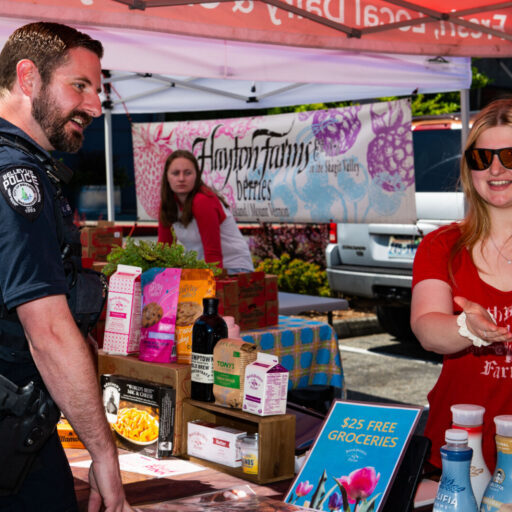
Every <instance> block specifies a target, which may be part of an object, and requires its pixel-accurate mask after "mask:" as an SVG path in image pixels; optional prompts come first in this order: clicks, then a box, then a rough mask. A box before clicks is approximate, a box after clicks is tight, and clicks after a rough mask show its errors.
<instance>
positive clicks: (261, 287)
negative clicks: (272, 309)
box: [235, 272, 265, 302]
mask: <svg viewBox="0 0 512 512" xmlns="http://www.w3.org/2000/svg"><path fill="white" fill-rule="evenodd" d="M235 277H236V279H237V281H238V293H239V298H240V299H254V300H255V301H258V300H259V301H260V302H264V301H265V272H246V273H243V274H236V276H235Z"/></svg>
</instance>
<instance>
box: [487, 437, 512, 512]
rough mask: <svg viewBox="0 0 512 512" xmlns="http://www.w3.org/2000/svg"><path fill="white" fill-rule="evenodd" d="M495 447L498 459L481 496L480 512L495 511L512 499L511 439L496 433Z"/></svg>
mask: <svg viewBox="0 0 512 512" xmlns="http://www.w3.org/2000/svg"><path fill="white" fill-rule="evenodd" d="M496 448H497V450H498V461H497V464H496V469H495V470H494V473H493V475H492V478H491V481H490V482H489V485H488V486H487V490H486V491H485V494H484V497H483V498H482V506H481V509H480V510H481V511H482V512H497V511H498V510H500V507H501V505H503V504H504V503H510V502H511V500H512V455H511V454H512V439H511V438H510V437H503V436H499V435H497V436H496Z"/></svg>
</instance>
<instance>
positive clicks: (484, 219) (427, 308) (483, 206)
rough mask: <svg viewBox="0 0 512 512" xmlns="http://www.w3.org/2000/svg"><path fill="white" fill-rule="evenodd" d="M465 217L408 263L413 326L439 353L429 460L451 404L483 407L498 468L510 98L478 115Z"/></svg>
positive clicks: (510, 254)
mask: <svg viewBox="0 0 512 512" xmlns="http://www.w3.org/2000/svg"><path fill="white" fill-rule="evenodd" d="M461 182H462V186H463V190H464V194H465V197H466V200H467V205H468V209H467V214H466V216H465V218H464V219H463V220H462V221H461V222H458V223H453V224H450V225H449V226H444V227H441V228H439V229H437V230H436V231H433V232H432V233H429V234H428V235H427V236H426V237H425V238H424V239H423V241H422V242H421V244H420V245H419V247H418V251H417V253H416V256H415V259H414V266H413V291H412V303H411V327H412V329H413V331H414V334H415V335H416V336H417V338H418V339H419V341H420V342H421V344H422V345H423V347H424V348H425V349H426V350H431V351H433V352H437V353H439V354H443V368H442V371H441V374H440V376H439V379H438V381H437V383H436V385H435V386H434V388H433V389H432V391H431V392H430V393H429V395H428V401H429V404H430V409H429V414H428V421H427V424H426V427H425V435H426V436H427V437H429V438H430V439H431V440H432V454H431V458H430V462H431V463H432V464H433V465H434V466H436V467H437V468H440V467H441V458H440V454H439V449H440V447H441V445H442V444H444V438H443V436H444V432H445V430H446V429H447V428H450V425H451V419H452V418H451V412H450V406H451V405H454V404H460V403H466V404H468V403H469V404H476V405H481V406H483V407H485V416H484V430H483V453H484V458H485V462H486V463H487V466H488V468H489V470H490V471H491V472H492V471H493V469H494V466H495V463H496V450H495V441H494V434H495V428H494V422H493V418H494V417H495V416H497V415H500V414H512V400H511V395H510V389H511V384H512V343H511V342H512V335H511V327H512V100H498V101H495V102H493V103H491V104H489V105H488V106H487V107H486V108H484V109H483V110H482V111H481V112H480V113H479V115H478V116H477V117H476V118H475V120H474V122H473V126H472V128H471V131H470V133H469V136H468V140H467V142H466V148H465V152H464V155H463V159H462V162H461Z"/></svg>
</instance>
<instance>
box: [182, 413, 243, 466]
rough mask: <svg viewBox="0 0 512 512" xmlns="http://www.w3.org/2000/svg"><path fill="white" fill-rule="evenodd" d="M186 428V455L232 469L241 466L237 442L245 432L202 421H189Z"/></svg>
mask: <svg viewBox="0 0 512 512" xmlns="http://www.w3.org/2000/svg"><path fill="white" fill-rule="evenodd" d="M187 428H188V439H187V453H188V455H191V456H193V457H200V458H201V459H206V460H210V461H212V462H217V463H219V464H224V465H226V466H231V467H233V468H236V467H239V466H241V465H242V456H241V453H240V448H239V443H238V440H239V439H241V438H242V437H244V436H246V435H247V432H242V431H241V430H236V429H234V428H230V427H223V426H219V425H215V423H208V422H205V421H202V420H195V421H189V422H188V424H187Z"/></svg>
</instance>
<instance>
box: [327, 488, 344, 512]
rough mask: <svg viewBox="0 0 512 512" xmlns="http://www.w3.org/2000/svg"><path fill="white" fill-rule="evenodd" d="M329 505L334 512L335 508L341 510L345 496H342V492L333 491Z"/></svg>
mask: <svg viewBox="0 0 512 512" xmlns="http://www.w3.org/2000/svg"><path fill="white" fill-rule="evenodd" d="M327 507H328V508H329V510H332V511H333V512H334V511H335V510H341V509H342V507H343V497H342V496H341V494H339V493H337V492H333V493H332V494H331V495H330V496H329V502H328V504H327Z"/></svg>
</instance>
